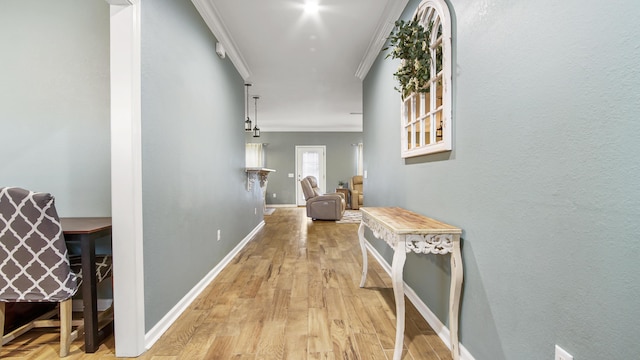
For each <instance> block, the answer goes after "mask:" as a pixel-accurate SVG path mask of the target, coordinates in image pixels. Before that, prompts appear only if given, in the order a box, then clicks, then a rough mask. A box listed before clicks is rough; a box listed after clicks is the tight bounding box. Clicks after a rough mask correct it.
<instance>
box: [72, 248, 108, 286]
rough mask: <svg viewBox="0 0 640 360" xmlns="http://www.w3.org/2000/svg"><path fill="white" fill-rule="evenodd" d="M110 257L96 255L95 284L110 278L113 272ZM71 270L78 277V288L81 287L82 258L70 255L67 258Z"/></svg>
mask: <svg viewBox="0 0 640 360" xmlns="http://www.w3.org/2000/svg"><path fill="white" fill-rule="evenodd" d="M112 259H113V258H112V257H111V256H110V255H96V283H99V282H102V280H104V279H106V278H108V277H109V276H111V272H112V271H113V261H112ZM69 261H70V262H71V269H73V272H74V273H76V275H77V276H78V286H80V285H82V257H81V256H80V255H71V256H70V257H69Z"/></svg>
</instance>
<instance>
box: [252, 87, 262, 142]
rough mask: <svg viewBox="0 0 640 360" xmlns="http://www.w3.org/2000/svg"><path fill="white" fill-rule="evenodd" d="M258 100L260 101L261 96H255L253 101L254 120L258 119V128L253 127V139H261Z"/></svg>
mask: <svg viewBox="0 0 640 360" xmlns="http://www.w3.org/2000/svg"><path fill="white" fill-rule="evenodd" d="M258 99H260V96H258V95H254V96H253V100H254V101H255V107H254V109H255V116H254V118H255V119H256V126H254V127H253V137H260V128H259V127H258Z"/></svg>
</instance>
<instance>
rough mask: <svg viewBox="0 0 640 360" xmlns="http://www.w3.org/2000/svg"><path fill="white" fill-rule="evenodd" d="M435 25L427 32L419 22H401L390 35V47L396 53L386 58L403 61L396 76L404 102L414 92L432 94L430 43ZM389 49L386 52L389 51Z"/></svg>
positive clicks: (428, 28)
mask: <svg viewBox="0 0 640 360" xmlns="http://www.w3.org/2000/svg"><path fill="white" fill-rule="evenodd" d="M432 26H433V23H429V26H428V27H427V28H426V29H425V28H424V26H422V25H421V24H420V22H419V21H418V20H417V18H414V19H413V20H411V21H404V20H398V21H396V22H395V26H394V28H393V30H392V31H391V34H390V35H389V43H390V46H389V47H393V50H392V51H391V52H390V53H388V54H387V56H386V57H385V58H389V57H390V58H392V59H401V60H402V62H401V64H400V67H399V68H398V70H397V71H396V72H395V73H394V74H393V75H394V76H395V77H396V79H398V82H399V83H400V88H397V87H396V88H395V89H396V90H398V91H399V92H400V93H401V94H402V97H403V98H406V97H407V96H409V95H411V94H412V93H415V92H422V93H424V92H429V80H430V79H431V49H430V48H429V39H430V38H431V28H432ZM389 47H386V48H384V49H383V50H387V49H389Z"/></svg>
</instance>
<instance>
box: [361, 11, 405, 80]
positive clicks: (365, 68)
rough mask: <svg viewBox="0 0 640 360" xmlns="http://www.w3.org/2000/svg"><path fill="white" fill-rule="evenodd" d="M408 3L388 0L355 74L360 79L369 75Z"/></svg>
mask: <svg viewBox="0 0 640 360" xmlns="http://www.w3.org/2000/svg"><path fill="white" fill-rule="evenodd" d="M407 3H409V0H389V1H387V6H385V8H384V11H383V12H382V15H381V16H380V21H379V22H378V25H377V26H376V31H375V33H374V34H373V37H372V38H371V41H370V42H369V46H368V47H367V51H365V53H364V57H363V58H362V60H361V61H360V65H358V69H357V70H356V74H355V75H356V77H357V78H358V79H360V80H364V78H365V77H366V76H367V73H368V72H369V70H370V69H371V66H372V65H373V63H374V62H375V61H376V58H377V57H378V55H379V54H380V50H381V49H382V47H383V46H384V44H385V42H387V38H388V37H389V34H390V33H391V29H393V27H394V25H395V23H396V20H398V18H399V17H400V15H402V12H403V11H404V8H405V7H406V6H407Z"/></svg>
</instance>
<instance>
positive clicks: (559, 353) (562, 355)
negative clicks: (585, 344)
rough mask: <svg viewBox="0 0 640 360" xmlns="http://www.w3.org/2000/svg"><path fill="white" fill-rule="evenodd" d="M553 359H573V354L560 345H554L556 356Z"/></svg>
mask: <svg viewBox="0 0 640 360" xmlns="http://www.w3.org/2000/svg"><path fill="white" fill-rule="evenodd" d="M554 360H573V356H572V355H571V354H569V353H568V352H566V351H565V350H564V349H563V348H561V347H560V346H558V345H556V357H555V358H554Z"/></svg>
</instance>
